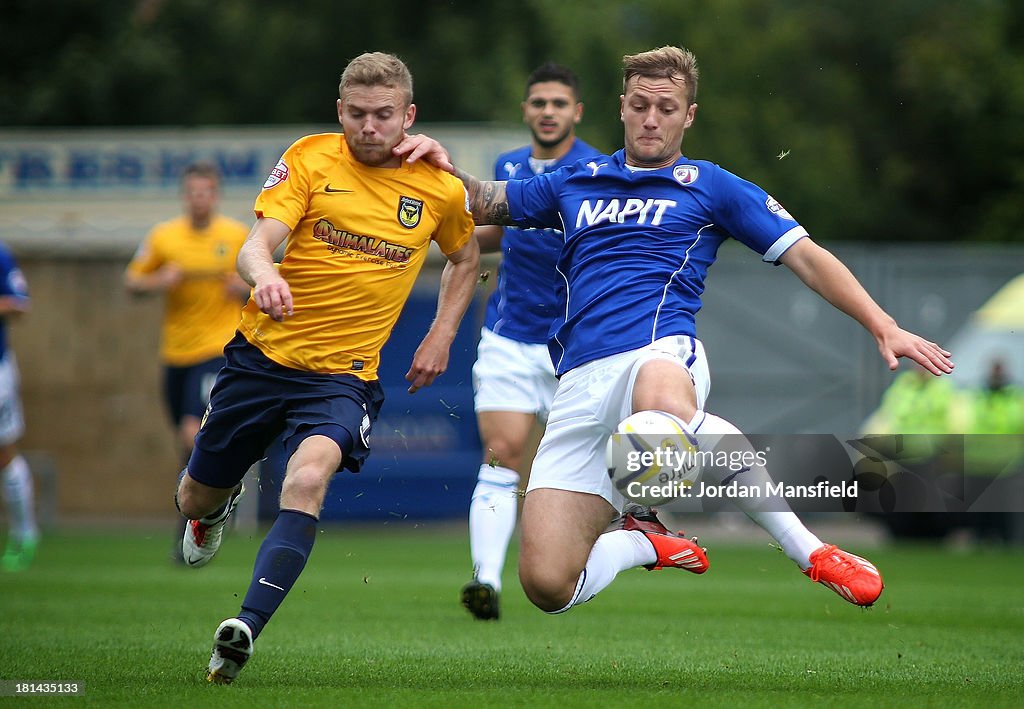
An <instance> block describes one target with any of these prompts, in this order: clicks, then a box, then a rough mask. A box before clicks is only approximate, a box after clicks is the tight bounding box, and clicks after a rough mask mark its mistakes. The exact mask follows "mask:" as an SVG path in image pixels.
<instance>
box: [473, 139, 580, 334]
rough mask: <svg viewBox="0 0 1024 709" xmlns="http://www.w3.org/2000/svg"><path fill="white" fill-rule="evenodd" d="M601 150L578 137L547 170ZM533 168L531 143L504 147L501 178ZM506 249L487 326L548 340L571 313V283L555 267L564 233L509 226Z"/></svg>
mask: <svg viewBox="0 0 1024 709" xmlns="http://www.w3.org/2000/svg"><path fill="white" fill-rule="evenodd" d="M599 154H600V153H599V152H598V151H597V150H595V149H594V148H592V147H591V146H589V145H587V144H586V143H584V142H583V141H582V140H580V139H579V138H576V140H575V141H574V142H573V144H572V147H571V148H569V152H568V153H566V154H565V155H563V156H562V157H561V158H560V159H559V160H557V161H556V162H554V163H553V164H551V165H549V166H547V167H546V168H545V169H544V172H551V171H552V170H556V169H558V168H559V167H561V166H563V165H571V164H572V163H575V162H577V161H579V160H581V159H585V158H591V157H594V156H596V155H599ZM533 174H534V172H533V170H532V169H531V167H530V146H528V145H527V146H523V147H521V148H517V149H516V150H512V151H509V152H507V153H502V154H501V155H499V156H498V159H497V161H495V163H494V177H495V179H497V180H522V179H524V178H526V177H530V176H532V175H533ZM501 250H502V259H501V265H500V266H499V267H498V285H497V287H496V288H495V289H494V292H493V293H492V294H491V297H490V299H489V300H488V301H487V314H486V316H485V319H484V327H486V328H487V329H489V330H491V331H492V332H494V333H496V334H498V335H501V336H503V337H507V338H509V339H512V340H516V341H518V342H526V343H529V344H542V343H545V342H547V341H548V338H549V337H550V335H551V328H552V323H553V322H560V321H561V320H562V319H563V318H564V317H565V303H564V294H565V283H564V281H563V280H562V277H561V276H559V275H558V272H557V271H555V264H556V263H557V262H558V254H559V252H560V251H561V250H562V233H561V232H560V231H556V230H554V229H541V230H536V231H531V232H529V233H527V234H524V233H523V232H522V230H520V229H517V228H515V227H506V228H505V231H504V234H503V235H502V238H501Z"/></svg>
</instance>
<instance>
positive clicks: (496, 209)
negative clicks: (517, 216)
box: [455, 168, 515, 226]
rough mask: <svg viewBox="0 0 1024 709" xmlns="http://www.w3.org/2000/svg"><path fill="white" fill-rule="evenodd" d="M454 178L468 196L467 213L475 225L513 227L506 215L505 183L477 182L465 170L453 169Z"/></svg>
mask: <svg viewBox="0 0 1024 709" xmlns="http://www.w3.org/2000/svg"><path fill="white" fill-rule="evenodd" d="M455 176H456V177H458V178H459V179H460V180H462V184H464V185H465V186H466V194H467V195H468V196H469V211H470V212H472V214H473V221H474V222H476V223H477V224H500V225H502V226H515V222H514V221H512V219H511V217H509V214H508V199H507V198H506V197H505V183H504V182H497V181H495V180H478V179H477V178H475V177H473V176H472V175H470V174H469V173H468V172H466V171H465V170H460V169H459V168H455Z"/></svg>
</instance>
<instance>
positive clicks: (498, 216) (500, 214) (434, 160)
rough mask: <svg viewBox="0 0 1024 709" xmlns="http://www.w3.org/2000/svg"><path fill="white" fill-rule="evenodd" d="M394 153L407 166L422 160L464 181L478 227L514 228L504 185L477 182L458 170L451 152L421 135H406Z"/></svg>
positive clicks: (494, 182)
mask: <svg viewBox="0 0 1024 709" xmlns="http://www.w3.org/2000/svg"><path fill="white" fill-rule="evenodd" d="M393 152H394V154H395V155H398V156H404V157H405V161H406V162H416V161H417V160H419V159H420V158H422V159H424V160H426V161H427V162H428V163H430V164H431V165H434V166H435V167H439V168H441V169H442V170H445V171H447V172H450V173H452V174H453V175H455V176H456V177H458V178H459V179H460V180H462V184H464V185H465V186H466V194H467V195H468V196H469V210H470V212H472V214H473V221H474V222H476V223H477V224H500V225H504V226H515V222H513V221H512V220H511V219H510V218H509V216H508V202H507V201H506V199H505V183H504V182H496V181H482V180H478V179H477V178H475V177H473V176H472V175H470V174H469V173H468V172H466V171H464V170H460V169H459V168H457V167H455V165H453V164H452V161H451V157H450V156H449V155H448V151H447V150H445V149H444V146H443V145H441V143H439V142H438V141H436V140H434V139H433V138H431V137H429V136H427V135H423V134H422V133H418V134H416V135H407V136H405V138H403V139H402V140H401V142H399V143H398V145H396V146H395V147H394V150H393Z"/></svg>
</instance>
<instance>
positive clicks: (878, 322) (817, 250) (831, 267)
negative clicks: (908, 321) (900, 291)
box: [780, 238, 953, 375]
mask: <svg viewBox="0 0 1024 709" xmlns="http://www.w3.org/2000/svg"><path fill="white" fill-rule="evenodd" d="M780 261H781V262H782V263H784V264H785V265H786V266H787V267H788V268H789V269H790V270H791V271H793V273H795V274H796V275H797V277H798V278H800V280H801V281H803V282H804V283H805V284H806V285H807V287H809V288H810V289H811V290H813V291H815V292H816V293H818V295H820V296H821V297H822V298H824V299H825V300H827V301H828V302H829V303H831V304H832V305H834V306H835V307H836V308H838V309H839V310H841V311H843V312H844V313H846V314H847V315H849V316H850V317H851V318H853V319H854V320H856V321H857V322H859V323H860V324H861V325H863V326H864V329H866V330H867V331H868V332H870V333H871V335H872V337H874V338H875V342H877V343H878V351H879V353H880V354H881V355H882V359H884V360H885V362H886V364H887V365H888V366H889V369H896V367H897V366H898V365H899V362H898V359H899V358H900V357H909V358H910V359H912V360H914V361H915V362H917V363H918V364H920V365H921V366H922V367H924V368H925V369H927V370H928V371H929V372H931V373H932V374H935V375H940V374H949V373H950V372H952V371H953V362H952V360H950V358H949V357H950V353H949V352H947V351H946V350H944V349H942V348H941V347H939V346H938V345H937V344H935V343H934V342H930V341H928V340H926V339H924V338H923V337H920V336H919V335H915V334H914V333H912V332H908V331H906V330H904V329H903V328H901V327H900V326H899V325H898V324H897V323H896V321H895V320H894V319H893V318H892V316H890V315H889V314H888V313H886V312H885V311H884V310H882V308H881V307H880V306H879V305H878V303H876V302H875V301H874V300H873V299H872V298H871V296H870V295H868V292H867V291H866V290H864V286H862V285H861V284H860V282H859V281H858V280H857V279H856V278H855V277H854V275H853V274H852V273H850V270H849V269H848V268H847V267H846V266H844V265H843V263H842V262H841V261H840V260H839V259H837V258H836V257H835V256H833V255H832V253H831V252H830V251H828V250H827V249H824V248H822V247H821V246H819V245H818V244H816V243H814V241H812V240H811V239H809V238H804V239H800V241H798V242H796V243H795V244H793V246H791V247H790V248H789V249H788V250H787V251H786V252H785V253H784V254H783V255H782V258H781V259H780Z"/></svg>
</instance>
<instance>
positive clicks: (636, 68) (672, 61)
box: [622, 47, 700, 104]
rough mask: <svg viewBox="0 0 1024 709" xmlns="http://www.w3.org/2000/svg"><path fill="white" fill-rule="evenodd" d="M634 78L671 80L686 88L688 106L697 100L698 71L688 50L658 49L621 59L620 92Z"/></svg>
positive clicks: (675, 48) (694, 60) (695, 61)
mask: <svg viewBox="0 0 1024 709" xmlns="http://www.w3.org/2000/svg"><path fill="white" fill-rule="evenodd" d="M634 76H642V77H647V78H652V79H671V80H672V81H675V82H681V83H682V84H683V85H685V86H686V101H687V103H688V104H691V103H693V102H694V100H695V99H696V98H697V80H698V79H700V69H698V68H697V57H695V56H694V55H693V52H691V51H690V50H689V49H681V48H679V47H658V48H657V49H651V50H649V51H646V52H641V53H639V54H627V55H625V56H624V57H622V91H623V93H625V91H626V84H627V83H628V82H629V80H630V79H632V78H633V77H634Z"/></svg>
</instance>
